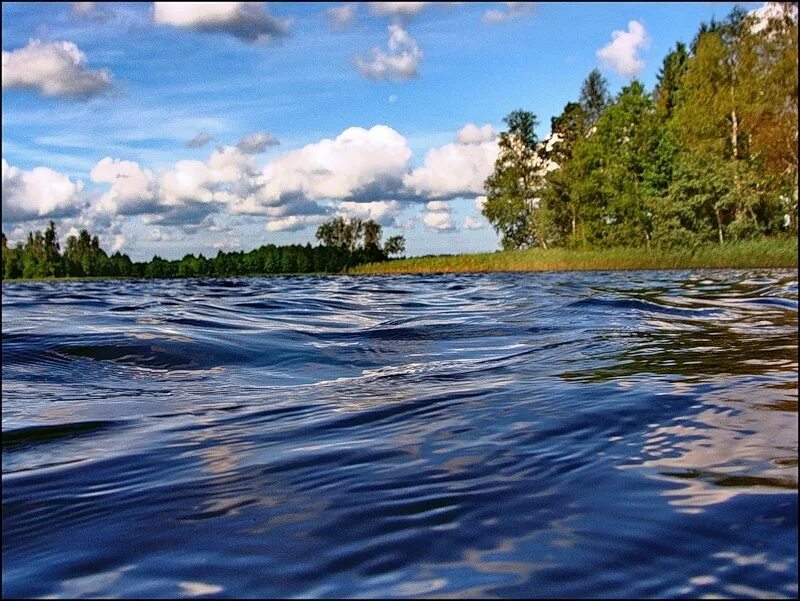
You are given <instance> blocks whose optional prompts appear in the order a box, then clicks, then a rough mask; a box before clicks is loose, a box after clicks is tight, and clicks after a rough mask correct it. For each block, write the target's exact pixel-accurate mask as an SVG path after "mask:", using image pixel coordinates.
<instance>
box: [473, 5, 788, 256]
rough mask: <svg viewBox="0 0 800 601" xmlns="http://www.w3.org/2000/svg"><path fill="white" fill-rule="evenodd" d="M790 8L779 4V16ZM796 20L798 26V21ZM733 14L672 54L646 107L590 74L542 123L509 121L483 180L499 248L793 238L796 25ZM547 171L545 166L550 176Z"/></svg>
mask: <svg viewBox="0 0 800 601" xmlns="http://www.w3.org/2000/svg"><path fill="white" fill-rule="evenodd" d="M785 6H789V5H785ZM795 14H796V13H795ZM791 15H792V13H791V11H790V10H787V9H786V8H784V12H783V13H779V14H777V16H775V17H773V18H770V19H769V21H768V22H758V21H757V20H756V19H757V17H755V16H753V15H750V14H748V13H747V12H746V11H743V10H741V9H734V10H733V11H732V12H731V14H730V15H729V16H728V17H727V19H725V20H724V21H721V22H714V21H712V22H711V23H710V24H707V25H706V24H704V25H703V26H702V27H701V29H700V32H699V33H698V35H697V36H696V38H695V39H694V41H693V42H692V44H691V51H688V50H687V48H686V46H684V45H683V44H681V43H678V44H677V45H676V46H675V49H674V50H672V51H671V52H669V54H668V55H667V56H666V57H665V58H664V61H663V64H662V67H661V70H660V72H659V74H658V83H657V85H656V88H655V90H654V91H653V93H652V94H649V93H648V92H647V91H646V90H645V88H644V87H643V86H642V84H641V83H639V82H637V81H633V82H631V84H630V85H628V86H626V87H624V88H623V89H622V90H621V92H620V93H619V94H618V95H617V96H616V97H615V98H614V99H613V100H612V99H610V98H609V95H608V91H607V84H606V82H605V80H604V79H603V77H602V76H601V75H600V73H599V71H597V70H594V71H592V73H590V74H589V76H588V77H587V79H586V80H585V81H584V83H583V85H582V86H581V90H580V97H579V102H570V103H567V105H566V106H565V107H564V110H563V112H562V113H561V114H560V115H558V116H557V117H554V118H553V119H552V121H551V132H552V133H551V137H550V138H549V139H548V140H545V141H544V142H543V143H539V142H538V141H537V140H536V135H535V133H534V131H533V128H534V127H535V125H536V123H535V117H534V116H533V113H529V112H526V111H521V110H518V111H514V112H513V113H511V114H510V115H509V117H508V118H507V119H506V123H507V125H508V126H509V127H508V130H507V131H505V132H503V133H502V134H501V135H500V141H499V146H500V149H499V154H498V159H497V162H496V163H495V170H494V173H493V174H492V175H491V176H489V178H487V180H486V182H485V189H486V194H487V202H486V203H485V205H484V215H485V216H486V217H487V219H489V221H490V222H491V223H492V225H493V226H494V227H495V229H496V230H497V231H498V232H499V233H500V234H501V244H502V248H503V249H505V250H510V249H524V248H528V247H531V246H536V245H541V246H542V247H543V248H544V247H547V245H550V246H564V247H568V248H592V247H616V246H631V247H640V246H644V247H651V246H655V247H658V248H671V247H678V246H684V247H688V248H693V247H696V246H700V245H703V244H712V243H718V244H727V243H729V242H732V241H738V240H747V239H752V238H758V237H761V236H768V235H769V236H772V235H780V234H782V233H785V232H789V233H795V234H796V232H797V222H798V216H797V211H798V176H797V163H798V155H797V140H798V133H797V132H798V129H797V122H798V118H797V117H798V114H797V111H798V102H797V101H798V97H797V91H798V81H797V56H798V53H797V22H796V17H793V16H791ZM548 161H550V162H551V163H549V164H548Z"/></svg>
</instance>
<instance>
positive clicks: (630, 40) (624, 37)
mask: <svg viewBox="0 0 800 601" xmlns="http://www.w3.org/2000/svg"><path fill="white" fill-rule="evenodd" d="M649 46H650V40H649V39H648V37H647V32H646V31H645V30H644V25H642V24H641V23H639V22H638V21H630V22H629V23H628V31H621V30H614V31H613V32H612V33H611V42H610V43H608V44H607V45H606V46H603V47H602V48H601V49H600V50H598V51H597V57H598V58H599V59H600V66H601V67H603V68H604V69H610V70H612V71H615V72H616V73H619V74H620V75H622V76H624V77H635V76H636V75H638V74H639V73H640V72H641V71H642V69H644V61H643V60H642V59H641V58H639V56H638V52H639V50H641V49H644V48H648V47H649Z"/></svg>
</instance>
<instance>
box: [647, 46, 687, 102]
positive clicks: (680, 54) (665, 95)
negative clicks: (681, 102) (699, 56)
mask: <svg viewBox="0 0 800 601" xmlns="http://www.w3.org/2000/svg"><path fill="white" fill-rule="evenodd" d="M688 62H689V53H688V52H687V51H686V45H685V44H683V43H681V42H678V43H677V44H676V46H675V50H672V51H671V52H670V53H669V54H667V56H666V57H664V62H663V63H662V64H661V69H660V70H659V72H658V83H657V84H656V90H655V93H654V97H655V103H656V106H657V107H658V109H659V111H661V113H662V114H663V115H664V116H665V117H666V118H669V117H670V116H671V115H672V110H673V109H674V108H675V105H676V104H677V103H678V97H679V92H680V89H681V79H682V78H683V75H684V73H686V67H687V63H688Z"/></svg>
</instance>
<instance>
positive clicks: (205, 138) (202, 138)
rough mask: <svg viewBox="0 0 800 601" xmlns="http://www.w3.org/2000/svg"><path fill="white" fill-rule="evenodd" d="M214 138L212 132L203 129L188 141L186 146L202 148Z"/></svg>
mask: <svg viewBox="0 0 800 601" xmlns="http://www.w3.org/2000/svg"><path fill="white" fill-rule="evenodd" d="M213 139H214V136H212V135H211V134H210V133H208V132H207V131H201V132H200V133H199V134H197V135H196V136H195V137H194V138H192V139H191V140H187V141H186V148H202V147H203V146H205V145H206V144H208V143H209V142H210V141H211V140H213Z"/></svg>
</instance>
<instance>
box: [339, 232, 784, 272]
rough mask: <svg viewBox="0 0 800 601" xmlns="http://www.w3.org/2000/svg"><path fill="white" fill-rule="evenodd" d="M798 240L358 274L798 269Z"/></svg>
mask: <svg viewBox="0 0 800 601" xmlns="http://www.w3.org/2000/svg"><path fill="white" fill-rule="evenodd" d="M797 267H798V255H797V240H796V239H768V240H757V241H748V242H739V243H733V244H729V245H725V246H703V247H699V248H695V249H687V250H649V249H646V248H607V249H589V250H577V249H575V250H573V249H570V250H568V249H561V248H555V249H549V250H543V249H538V248H537V249H530V250H513V251H498V252H494V253H474V254H458V255H432V256H425V257H411V258H407V259H393V260H390V261H386V262H383V263H367V264H364V265H359V266H357V267H354V268H353V269H352V270H351V271H350V273H354V274H358V275H390V274H403V273H404V274H412V273H415V274H424V273H490V272H502V273H508V272H543V271H663V270H680V269H797Z"/></svg>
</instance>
